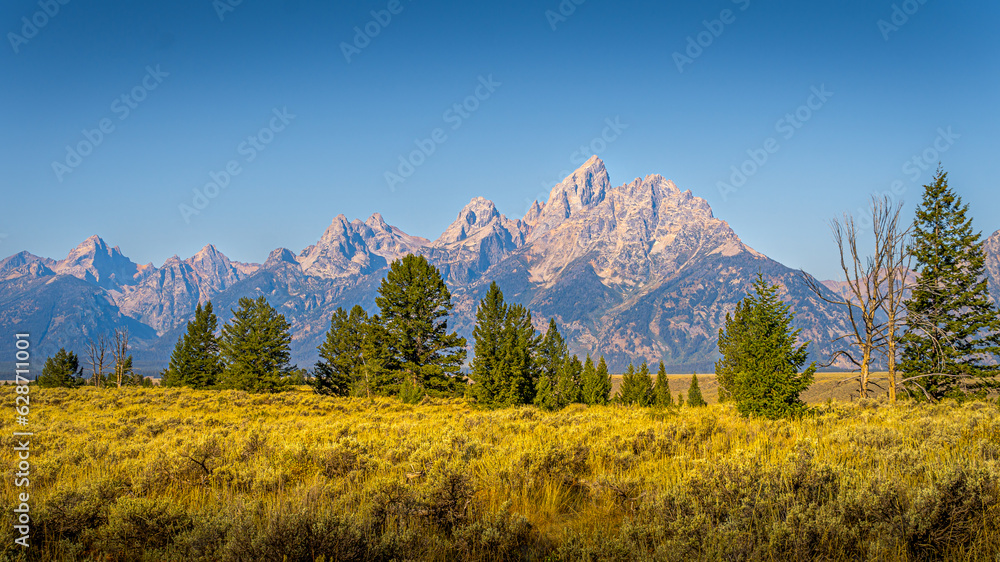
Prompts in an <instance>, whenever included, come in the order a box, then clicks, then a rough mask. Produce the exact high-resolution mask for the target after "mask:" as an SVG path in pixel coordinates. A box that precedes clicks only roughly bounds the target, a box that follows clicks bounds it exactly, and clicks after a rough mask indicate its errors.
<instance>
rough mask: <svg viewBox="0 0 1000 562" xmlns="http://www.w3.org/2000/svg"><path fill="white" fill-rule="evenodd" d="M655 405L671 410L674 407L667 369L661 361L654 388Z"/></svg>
mask: <svg viewBox="0 0 1000 562" xmlns="http://www.w3.org/2000/svg"><path fill="white" fill-rule="evenodd" d="M653 397H654V403H655V404H656V406H658V407H660V408H669V407H671V406H673V405H674V400H673V396H671V394H670V381H669V380H667V368H666V367H665V366H664V365H663V361H660V366H659V369H657V371H656V385H655V386H653Z"/></svg>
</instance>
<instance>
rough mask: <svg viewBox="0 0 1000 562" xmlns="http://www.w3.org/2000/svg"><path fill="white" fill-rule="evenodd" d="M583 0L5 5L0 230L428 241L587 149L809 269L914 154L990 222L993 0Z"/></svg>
mask: <svg viewBox="0 0 1000 562" xmlns="http://www.w3.org/2000/svg"><path fill="white" fill-rule="evenodd" d="M63 1H66V0H63ZM575 2H580V3H579V4H577V3H575ZM575 2H574V0H565V1H564V2H562V4H560V2H559V1H558V0H551V1H536V2H524V1H519V0H513V1H507V2H489V3H480V2H475V3H471V2H435V1H431V0H415V1H413V0H393V1H390V0H377V1H364V2H361V1H358V2H349V3H348V2H336V3H329V2H321V1H319V0H276V1H273V2H254V1H251V0H243V1H242V2H240V3H239V4H237V5H235V6H232V5H230V3H235V0H218V1H217V2H213V1H212V0H187V1H178V2H172V3H160V4H157V5H151V4H152V3H137V2H124V1H110V0H109V1H103V2H96V3H84V2H82V1H81V0H69V1H68V2H67V3H66V4H61V3H59V0H43V1H42V2H41V3H39V2H38V1H37V0H36V1H22V0H10V1H8V2H4V3H3V5H2V7H0V31H2V32H3V34H4V39H5V40H4V43H3V45H0V69H2V76H3V77H4V84H3V88H2V89H0V108H2V109H0V126H2V129H3V132H4V134H3V136H2V140H0V143H2V144H0V169H2V171H3V173H2V174H0V193H2V199H0V201H2V207H3V209H4V213H3V214H2V216H0V234H3V235H6V236H0V254H3V255H5V256H6V255H9V254H13V253H15V252H17V251H20V250H24V249H26V250H29V251H31V252H33V253H36V254H39V255H44V256H49V257H55V258H59V257H62V256H64V255H65V254H66V253H67V251H68V250H69V249H70V248H72V247H73V246H75V245H76V244H78V243H79V242H80V241H82V240H83V239H85V238H86V237H87V236H89V235H91V234H98V235H100V236H101V237H103V238H104V239H105V240H106V241H107V242H108V243H109V244H112V245H119V246H121V248H122V250H123V252H124V253H125V255H127V256H129V257H131V258H132V259H133V260H134V261H137V262H140V263H145V262H150V261H151V262H153V263H154V264H156V265H160V264H161V263H162V262H163V261H164V260H165V259H166V258H168V257H170V256H171V255H173V254H175V253H176V254H178V255H180V256H181V257H187V256H190V255H192V254H193V253H195V252H196V251H197V250H198V249H200V248H201V247H202V246H203V245H205V244H207V243H214V244H216V246H218V247H219V249H220V250H221V251H223V252H224V253H225V254H227V255H228V256H230V257H231V258H233V259H237V260H242V261H257V262H259V261H262V260H264V259H265V258H266V256H267V254H268V252H269V251H270V250H272V249H274V248H276V247H287V248H290V249H292V250H293V251H295V252H298V251H300V250H301V249H302V248H303V247H305V246H307V245H309V244H311V243H313V242H315V241H316V240H317V239H318V238H319V236H320V235H321V234H322V232H323V230H324V229H325V228H326V226H327V225H328V224H329V222H330V221H331V219H332V218H333V217H334V216H336V215H337V214H339V213H344V214H345V215H347V216H348V217H351V218H362V219H364V218H366V217H368V216H369V215H370V214H371V213H373V212H376V211H377V212H381V213H382V214H383V216H384V217H385V219H386V220H387V221H388V222H390V223H391V224H394V225H397V226H399V227H400V228H402V229H403V230H405V231H406V232H409V233H411V234H416V235H421V236H425V237H428V238H434V237H436V236H437V235H438V234H439V233H440V232H441V231H442V230H443V229H444V228H445V227H446V226H447V225H448V224H449V223H450V222H451V221H453V220H454V218H455V215H456V214H457V213H458V211H459V209H460V208H461V207H462V206H463V205H464V204H465V203H467V202H468V200H469V199H471V198H472V197H474V196H484V197H487V198H490V199H492V200H494V201H495V202H496V203H497V206H498V207H499V209H500V210H501V212H504V213H506V214H507V215H508V216H511V217H520V216H521V215H523V213H524V212H525V211H526V209H527V206H528V204H529V203H530V202H531V200H532V199H534V198H536V197H541V198H544V197H545V195H547V192H548V188H549V187H551V185H553V184H554V183H556V182H557V181H558V180H559V179H561V176H562V174H563V172H566V171H568V170H572V169H573V168H575V167H576V165H575V161H578V160H579V159H580V155H579V154H577V153H578V152H579V151H580V150H581V146H584V147H587V150H586V152H588V153H589V152H592V151H597V152H598V155H599V156H600V157H601V158H603V159H604V161H605V162H606V164H607V167H608V171H609V174H610V175H611V179H612V182H613V183H614V184H615V185H618V184H621V183H624V182H626V181H629V180H631V179H632V178H634V177H637V176H645V175H647V174H651V173H660V174H663V175H664V176H666V177H668V178H671V179H673V180H674V181H675V182H676V183H677V184H678V186H679V187H680V188H681V189H690V190H692V191H693V192H694V193H695V194H696V195H698V196H701V197H704V198H705V199H707V200H708V201H709V203H710V204H711V205H712V207H713V209H714V211H715V214H716V216H718V217H720V218H723V219H725V220H727V221H728V222H729V223H730V224H731V225H732V226H733V228H734V229H735V230H736V232H737V233H738V234H739V235H740V236H741V237H742V238H743V240H744V241H745V242H747V243H748V244H750V245H751V246H753V247H754V248H756V249H758V250H760V251H762V252H764V253H766V254H767V255H769V256H771V257H773V258H775V259H777V260H779V261H781V262H783V263H785V264H786V265H789V266H792V267H802V268H805V269H806V270H808V271H810V272H812V273H814V274H816V275H818V276H820V277H822V278H835V277H836V276H837V269H836V256H835V247H834V246H833V243H832V241H831V238H830V233H829V228H828V226H827V221H828V220H829V219H831V218H833V217H834V216H835V215H837V214H839V213H842V212H844V211H852V212H857V211H858V209H859V208H862V207H864V206H865V205H866V203H867V200H868V197H869V195H870V194H871V193H874V192H881V191H885V190H889V189H890V188H891V187H892V186H893V182H895V181H898V182H900V183H897V184H896V185H895V187H896V188H897V191H899V192H900V193H901V197H902V198H903V200H904V201H905V202H906V204H907V207H906V208H907V211H906V212H907V213H908V216H912V215H911V213H912V208H913V205H914V204H915V203H916V201H918V200H919V196H920V190H921V188H920V186H921V185H923V184H924V183H927V182H928V181H929V179H930V177H931V173H932V170H930V169H928V170H922V169H921V168H920V167H918V164H920V165H921V166H923V165H924V159H925V158H935V159H937V160H940V161H941V162H942V163H943V164H944V166H945V168H946V170H947V171H948V172H949V173H950V177H951V183H952V186H953V187H955V188H956V189H957V190H958V191H959V193H960V194H961V195H962V196H963V198H964V200H965V201H966V202H968V203H970V204H971V207H972V214H973V216H974V219H975V225H976V226H977V227H978V228H979V229H980V230H982V231H983V232H984V234H986V235H988V234H990V233H992V232H993V231H995V230H997V229H1000V192H998V190H997V180H996V175H995V173H994V168H995V162H996V154H997V153H998V152H1000V150H998V149H1000V137H998V134H997V132H998V131H1000V112H998V111H997V102H996V99H997V94H996V92H997V91H998V86H1000V73H998V72H997V67H998V63H1000V42H998V41H997V40H996V38H995V30H996V28H997V26H998V24H1000V6H998V5H997V4H995V3H989V2H985V1H975V2H962V3H946V2H944V1H943V0H926V1H925V2H924V3H923V4H921V3H920V2H919V0H908V1H907V2H900V1H898V0H896V1H895V2H894V1H871V0H867V1H853V0H852V1H843V2H823V3H814V2H808V3H806V2H791V1H780V2H777V1H775V2H763V1H761V0H738V1H732V0H715V1H706V2H698V3H690V2H684V3H682V2H652V1H643V2H640V1H632V2H627V1H626V2H622V1H618V2H610V1H607V0H585V1H582V2H581V0H575ZM94 4H97V6H95V5H94ZM56 6H58V13H55V7H56ZM46 8H47V9H48V10H49V12H50V13H54V15H52V16H49V15H48V14H44V10H45V9H46ZM727 10H728V11H727ZM373 11H374V12H375V15H373V14H372V12H373ZM392 11H395V12H397V13H395V14H393V13H391V12H392ZM560 11H561V12H562V13H560ZM907 12H910V13H909V14H907ZM40 13H41V14H43V15H39V14H40ZM220 14H221V17H220ZM390 16H391V17H390ZM22 18H27V20H28V21H29V22H31V21H32V20H34V22H35V23H32V24H31V25H28V26H26V25H25V21H24V19H22ZM376 20H382V22H384V25H383V23H379V22H378V21H376ZM716 20H717V21H716ZM880 20H881V21H883V22H885V23H883V24H881V25H880V23H879V22H880ZM904 20H905V21H904ZM706 22H707V23H706ZM36 24H43V25H36ZM366 26H367V29H368V30H369V31H376V32H377V33H375V34H373V35H374V37H368V36H363V37H358V36H357V32H356V30H355V27H357V28H358V29H360V30H361V32H362V33H364V30H365V28H366ZM890 26H891V27H890ZM699 34H700V35H699ZM29 36H30V37H29ZM699 40H700V41H701V45H698V41H699ZM692 42H693V43H694V44H695V45H696V46H692ZM345 44H347V45H352V46H353V47H352V48H351V49H348V53H347V56H345V48H344V45H345ZM15 51H16V52H15ZM678 53H679V55H678ZM682 56H683V57H687V58H686V59H685V58H681V57H682ZM348 59H350V60H348ZM679 67H680V68H679ZM484 84H489V87H486V86H485V85H484ZM814 91H821V92H826V93H828V94H829V95H824V96H823V98H824V99H821V98H820V97H816V96H815V95H814V93H813V92H814ZM477 93H478V94H479V98H478V99H477V98H475V96H476V94H477ZM123 96H125V97H124V98H123ZM470 96H473V99H471V100H470ZM811 96H812V97H811ZM140 100H141V101H140ZM463 103H464V104H466V108H465V109H462V108H459V109H456V108H455V107H454V106H455V104H463ZM809 104H811V105H812V108H811V109H806V108H808V107H809ZM469 108H471V110H470V109H469ZM796 113H798V117H795V115H796ZM789 114H791V115H792V119H793V120H794V122H795V126H790V121H789V120H787V119H788V118H787V117H786V116H787V115H789ZM279 115H281V116H283V117H279ZM803 117H806V118H805V119H803ZM609 120H610V121H611V122H617V123H619V125H618V127H617V132H616V133H614V134H608V132H607V131H606V130H605V129H606V128H607V127H608V125H607V123H608V121H609ZM102 127H103V128H104V129H105V130H106V131H108V132H102V131H101V128H102ZM265 129H266V130H265ZM436 130H440V131H438V132H437V133H435V131H436ZM85 131H86V133H85ZM602 134H605V136H606V138H612V137H613V138H614V140H613V141H612V142H605V141H604V140H597V139H599V138H600V137H601V135H602ZM435 135H436V136H435ZM253 137H257V138H256V140H254V139H253ZM248 138H249V139H250V140H248ZM771 139H773V140H771ZM415 141H421V142H420V144H422V145H423V146H424V147H425V151H428V152H429V151H430V149H431V148H432V149H433V152H432V153H431V154H430V155H428V156H425V157H423V158H420V157H417V158H416V159H415V161H417V162H420V164H419V165H418V166H415V167H414V168H413V170H412V174H410V175H408V177H405V178H404V181H402V182H401V183H400V182H389V181H387V179H386V173H387V172H395V173H399V170H398V167H399V159H400V157H401V156H404V157H406V156H407V155H409V154H410V153H411V152H412V151H414V150H418V145H417V143H415ZM935 143H937V148H935ZM89 145H96V146H94V147H93V149H92V150H89V151H88V150H87V149H88V146H89ZM67 146H70V147H76V148H82V149H83V151H84V152H88V154H86V155H80V154H78V155H77V156H78V157H75V156H73V155H72V154H69V155H68V154H67ZM765 148H769V149H770V150H771V152H767V151H766V150H765ZM938 149H946V150H938ZM748 151H749V152H748ZM763 154H766V156H767V160H766V161H765V162H764V163H763V164H762V165H757V164H756V163H748V162H747V161H748V159H750V158H751V157H752V156H754V155H756V156H757V158H758V160H759V161H762V155H763ZM587 155H588V156H589V154H587ZM251 156H253V158H252V159H251ZM915 157H916V158H917V162H916V163H914V162H913V159H914V158H915ZM421 160H422V162H421ZM751 162H752V161H751ZM54 163H55V164H54ZM70 164H72V166H71V165H70ZM933 165H936V161H935V163H934V164H933ZM933 165H932V166H931V167H933ZM227 167H230V172H235V173H229V172H227V174H228V175H229V176H230V177H229V181H228V185H227V186H226V187H225V188H224V189H220V190H219V193H218V194H217V195H215V197H213V198H211V199H208V198H207V197H206V199H205V200H202V201H200V202H199V201H198V200H197V198H196V196H195V195H194V193H193V191H192V190H194V189H196V188H199V189H202V190H204V189H205V186H206V184H208V183H209V182H210V181H212V177H213V174H214V177H216V178H219V181H220V182H221V183H225V175H226V174H223V173H222V172H224V171H225V170H226V169H227ZM734 167H736V168H737V169H738V168H741V167H743V168H745V171H751V172H752V173H751V174H749V175H748V176H747V177H746V178H745V181H744V182H743V183H742V185H741V186H740V187H739V188H738V189H737V190H736V191H729V192H728V193H725V194H723V193H722V191H728V188H723V189H722V190H720V182H722V183H726V184H729V185H732V180H733V179H736V180H739V179H740V178H739V177H736V178H732V176H733V170H734ZM54 168H55V169H54ZM67 169H69V170H71V171H66V170H67ZM404 171H405V172H407V173H409V170H405V169H404ZM400 177H402V176H400ZM389 183H393V185H392V186H390V185H389ZM390 187H391V188H390ZM199 203H200V204H202V205H201V206H202V207H203V208H201V209H195V207H196V206H198V205H197V204H199ZM206 203H207V204H206ZM180 205H188V206H189V207H190V208H191V209H194V210H198V213H197V214H192V213H188V214H187V215H186V216H185V215H184V213H183V212H182V211H181V209H180V208H179V206H180Z"/></svg>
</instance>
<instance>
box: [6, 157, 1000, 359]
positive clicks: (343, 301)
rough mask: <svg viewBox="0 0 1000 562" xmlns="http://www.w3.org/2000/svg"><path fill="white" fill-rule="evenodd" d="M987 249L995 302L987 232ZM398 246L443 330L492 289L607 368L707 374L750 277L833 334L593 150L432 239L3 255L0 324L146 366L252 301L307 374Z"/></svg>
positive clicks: (755, 261)
mask: <svg viewBox="0 0 1000 562" xmlns="http://www.w3.org/2000/svg"><path fill="white" fill-rule="evenodd" d="M986 249H987V252H988V260H987V268H988V270H989V272H990V276H991V289H992V290H993V291H994V294H1000V284H998V281H1000V232H998V233H996V234H994V235H993V236H992V237H991V238H990V239H989V240H988V241H987V243H986ZM408 253H423V254H424V255H426V256H427V257H428V259H429V260H430V261H432V262H433V263H434V264H436V265H437V267H438V268H439V269H440V270H441V271H442V273H443V275H444V276H445V278H446V280H447V282H448V284H449V287H450V288H451V291H452V294H453V301H454V303H455V310H454V314H453V316H452V318H451V319H450V320H449V322H450V326H452V327H454V328H456V329H458V330H459V332H460V333H462V334H463V335H466V336H467V337H470V336H471V332H472V328H473V325H474V322H475V311H476V306H477V304H478V301H479V299H480V298H482V296H483V295H484V294H485V292H486V289H487V288H488V286H489V283H490V282H491V281H496V282H497V283H498V284H499V285H500V287H501V289H502V290H503V291H504V294H505V296H506V297H507V299H508V300H509V301H512V302H518V303H522V304H525V305H527V306H528V307H529V309H530V310H531V311H532V314H533V316H534V320H535V323H536V326H537V327H538V328H539V329H543V328H544V326H545V324H546V323H547V320H548V318H550V317H553V318H555V319H556V320H557V321H558V322H559V323H560V326H561V329H562V330H563V331H564V332H565V333H566V335H567V336H568V338H569V341H570V344H571V349H572V350H573V351H574V352H576V353H579V354H583V353H587V352H590V353H593V354H600V355H605V356H606V357H607V359H608V360H609V363H610V365H611V366H612V368H614V369H621V368H624V365H625V364H626V363H627V362H629V361H641V360H646V361H649V362H656V361H659V360H660V359H662V360H664V361H665V362H666V363H667V364H668V365H669V366H670V368H671V369H676V370H680V369H698V370H699V371H710V370H711V369H712V363H713V361H714V360H715V358H716V357H717V350H716V341H717V337H718V330H719V328H720V327H721V326H722V325H723V322H724V320H725V316H726V314H727V313H730V312H732V311H733V310H734V309H735V306H736V303H737V302H739V301H740V300H741V299H742V298H743V297H745V296H746V294H747V292H748V291H749V290H750V287H751V284H752V282H753V280H754V278H755V277H756V275H757V273H758V272H760V273H762V274H763V275H764V276H765V278H766V279H767V280H768V281H770V282H772V283H777V284H779V285H780V286H781V287H782V289H781V294H782V298H783V299H784V300H785V301H786V302H788V303H790V304H791V306H792V310H793V311H794V312H795V313H796V318H795V325H796V326H797V327H799V328H801V329H802V333H801V338H802V339H808V340H811V341H813V342H814V345H813V346H812V347H811V349H812V350H813V351H814V355H815V356H816V357H817V358H820V359H822V358H824V356H825V355H826V354H827V353H829V351H831V346H832V344H831V342H832V341H833V340H834V339H835V338H836V337H837V336H839V335H840V334H841V333H843V332H844V331H845V330H846V327H847V326H846V321H845V318H844V317H843V314H842V313H841V311H840V310H839V309H837V307H834V306H832V305H829V304H827V303H825V302H823V301H822V300H821V299H817V298H816V297H815V295H813V294H812V292H811V291H809V289H808V288H807V286H806V283H805V281H804V277H803V274H802V273H801V272H798V271H794V270H791V269H789V268H787V267H785V266H783V265H781V264H780V263H777V262H775V261H773V260H771V259H769V258H767V257H766V256H764V255H762V254H760V253H759V252H756V251H754V250H753V249H752V248H750V247H749V246H747V245H745V244H744V243H743V242H742V241H741V240H740V238H739V237H738V236H737V235H736V233H735V232H733V230H732V229H731V228H730V227H729V225H728V224H727V223H726V222H725V221H723V220H721V219H718V218H716V217H715V216H714V215H713V213H712V209H711V208H710V207H709V205H708V203H707V202H706V201H705V200H703V199H701V198H699V197H696V196H694V195H693V194H692V193H691V192H690V191H681V190H680V189H679V188H678V187H677V186H676V185H674V183H673V182H671V181H670V180H667V179H665V178H664V177H662V176H659V175H650V176H647V177H645V178H636V179H635V180H633V181H630V182H627V183H624V184H621V185H619V186H617V187H615V186H613V185H612V183H611V181H610V178H609V175H608V172H607V170H606V169H605V167H604V163H603V162H601V161H600V160H599V159H598V158H596V157H595V158H591V159H590V160H589V161H587V162H586V163H585V164H584V165H583V166H582V167H581V168H580V169H579V170H577V171H575V172H574V173H573V174H571V175H570V176H569V177H567V178H566V179H565V180H563V181H562V182H560V183H559V184H558V185H556V186H554V187H553V189H552V191H551V193H550V194H549V198H548V200H547V201H546V202H545V203H539V202H536V203H535V204H534V205H532V207H531V208H530V209H529V211H528V213H527V214H526V215H525V217H524V218H523V219H521V220H514V219H510V218H507V217H506V216H504V215H502V214H500V213H499V211H498V210H497V209H496V206H495V205H494V204H493V203H492V202H491V201H489V200H487V199H483V198H481V197H477V198H474V199H473V200H472V201H470V202H469V204H468V205H466V206H465V207H464V208H463V209H462V210H461V212H459V214H458V216H457V218H456V219H455V221H454V222H453V223H452V224H451V225H450V226H449V227H448V228H447V229H446V230H445V231H444V232H443V233H442V234H441V236H440V237H438V238H437V239H436V240H434V241H433V242H430V241H428V240H427V239H424V238H420V237H417V236H411V235H408V234H406V233H404V232H402V231H401V230H399V229H398V228H396V227H393V226H391V225H388V224H386V222H385V221H384V220H383V218H382V216H381V215H379V214H374V215H372V216H371V217H369V218H368V220H366V221H360V220H353V221H348V220H347V218H346V217H344V216H343V215H339V216H337V217H336V218H335V219H334V220H333V221H332V223H331V224H330V226H329V227H328V228H327V229H326V231H325V232H324V233H323V235H322V236H321V237H320V239H319V240H318V241H317V243H316V244H314V245H311V246H309V247H307V248H305V249H304V250H302V251H301V252H300V253H299V254H298V255H296V254H295V253H294V252H292V251H291V250H288V249H284V248H279V249H276V250H274V251H273V252H271V254H270V255H269V256H268V257H267V259H266V260H265V261H264V263H263V264H262V265H258V264H243V263H238V262H233V261H231V260H229V259H228V258H227V257H226V256H225V255H223V254H222V253H221V252H220V251H219V250H218V249H216V248H215V247H214V246H211V245H209V246H206V247H205V248H203V249H202V250H201V251H200V252H198V253H197V254H195V255H194V256H192V257H190V258H188V259H184V260H182V259H180V258H178V257H176V256H175V257H173V258H171V259H169V260H167V261H166V262H165V263H164V264H163V265H162V266H160V267H159V268H157V267H153V266H152V264H149V265H144V266H143V265H136V264H134V263H132V262H131V261H130V260H129V259H128V258H126V257H125V256H123V255H122V254H121V252H120V250H118V248H109V247H108V246H107V245H106V244H105V243H104V241H103V240H101V239H100V238H98V237H96V236H95V237H91V238H89V239H87V240H86V241H84V242H83V243H82V244H81V245H80V246H78V247H77V248H75V249H74V250H73V251H71V252H70V254H69V255H68V256H67V257H66V259H63V260H60V261H58V262H57V261H54V260H50V259H47V258H40V257H37V256H33V255H31V254H29V253H27V252H22V253H19V254H15V255H13V256H10V257H9V258H6V259H4V260H3V261H0V328H2V329H3V330H6V331H8V332H10V331H13V330H14V329H15V328H16V329H18V330H21V329H23V328H25V327H27V328H29V329H30V330H31V331H32V334H36V335H37V336H35V337H37V340H38V341H37V342H36V343H35V345H36V348H37V350H38V352H39V353H46V354H51V353H53V352H54V351H55V350H57V349H58V348H59V347H60V346H68V347H69V348H71V349H74V350H76V351H77V352H82V351H83V350H84V348H85V345H86V341H87V339H88V338H90V337H93V336H94V335H95V334H97V333H101V332H106V331H109V330H111V329H113V328H115V327H121V326H128V327H129V328H130V330H132V333H133V334H135V338H134V341H135V342H136V365H137V366H138V367H140V368H142V369H143V370H144V371H145V372H147V373H155V372H157V371H158V370H159V369H160V368H162V366H163V365H165V363H166V360H167V357H168V356H169V353H170V351H171V349H172V348H173V346H174V343H175V342H176V340H177V337H178V336H179V335H180V334H181V333H182V332H183V330H184V326H185V324H186V322H188V321H189V320H190V319H191V317H192V316H193V313H194V309H195V307H196V305H197V304H198V303H199V302H205V301H207V300H212V301H213V303H214V304H215V309H216V311H217V313H218V314H219V317H220V321H221V322H225V321H227V320H228V319H229V318H230V316H231V312H230V310H231V309H233V308H235V307H236V306H237V305H238V304H237V303H238V301H239V299H240V298H241V297H244V296H246V297H256V296H258V295H264V296H266V297H267V299H268V301H269V302H270V303H271V304H272V305H273V306H274V307H275V308H277V309H278V310H279V312H281V313H282V314H284V315H285V316H286V318H287V319H288V321H289V322H290V323H291V325H292V333H293V336H294V340H293V344H292V350H293V359H294V361H296V362H297V363H298V364H299V365H300V366H302V367H311V366H312V364H313V362H314V361H315V359H316V346H317V345H319V343H320V342H321V341H322V338H323V337H324V334H325V332H326V330H327V328H328V327H329V321H330V316H331V314H332V313H333V311H334V310H335V309H336V308H337V307H339V306H343V307H350V306H353V305H355V304H361V305H362V306H363V307H365V308H366V309H368V310H369V311H372V312H375V311H376V307H375V304H374V299H375V295H376V292H377V289H378V286H379V284H380V282H381V280H382V279H383V277H384V276H385V273H386V271H387V269H388V265H389V264H390V263H392V261H394V260H396V259H399V258H401V257H403V256H405V255H406V254H408ZM834 289H836V287H834ZM832 294H833V293H832V292H831V296H832ZM470 344H471V339H470ZM41 359H44V355H43V356H41ZM39 368H40V363H39Z"/></svg>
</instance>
